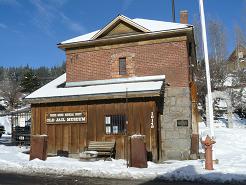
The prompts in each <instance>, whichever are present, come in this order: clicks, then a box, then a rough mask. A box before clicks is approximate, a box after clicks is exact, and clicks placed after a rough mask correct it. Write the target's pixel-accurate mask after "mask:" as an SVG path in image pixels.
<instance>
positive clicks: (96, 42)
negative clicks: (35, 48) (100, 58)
mask: <svg viewBox="0 0 246 185" xmlns="http://www.w3.org/2000/svg"><path fill="white" fill-rule="evenodd" d="M192 30H193V26H192V25H188V27H187V28H180V29H173V30H168V31H158V32H150V33H138V34H131V35H124V36H121V37H111V38H101V39H96V40H87V41H81V42H73V43H67V44H62V43H59V44H57V46H58V48H60V49H62V50H66V49H72V48H76V47H81V46H94V45H100V44H103V43H105V42H107V44H113V43H119V42H124V41H128V42H129V40H132V41H133V42H134V41H139V39H153V38H157V37H160V36H168V35H170V34H171V35H173V34H177V35H178V34H182V33H186V32H190V31H192Z"/></svg>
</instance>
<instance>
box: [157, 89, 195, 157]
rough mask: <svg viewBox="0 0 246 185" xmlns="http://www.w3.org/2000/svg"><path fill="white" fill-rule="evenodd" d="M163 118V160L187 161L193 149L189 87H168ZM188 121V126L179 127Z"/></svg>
mask: <svg viewBox="0 0 246 185" xmlns="http://www.w3.org/2000/svg"><path fill="white" fill-rule="evenodd" d="M164 101H165V103H164V110H163V116H162V118H161V160H170V159H176V160H186V159H189V157H190V148H191V134H192V121H191V98H190V89H189V88H188V87H167V88H166V89H165V95H164ZM177 120H188V126H187V127H186V126H177Z"/></svg>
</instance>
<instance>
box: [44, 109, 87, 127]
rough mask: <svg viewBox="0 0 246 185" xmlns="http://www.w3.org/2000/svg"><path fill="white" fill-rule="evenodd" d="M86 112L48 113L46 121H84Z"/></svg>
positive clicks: (48, 122)
mask: <svg viewBox="0 0 246 185" xmlns="http://www.w3.org/2000/svg"><path fill="white" fill-rule="evenodd" d="M86 122H87V113H86V112H62V113H61V112H59V113H48V114H47V115H46V123H47V124H52V123H86Z"/></svg>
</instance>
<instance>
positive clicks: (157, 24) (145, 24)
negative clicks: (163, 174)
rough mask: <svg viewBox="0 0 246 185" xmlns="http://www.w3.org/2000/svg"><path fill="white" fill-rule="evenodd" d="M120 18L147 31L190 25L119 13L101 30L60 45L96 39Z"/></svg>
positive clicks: (167, 29) (182, 27) (181, 27)
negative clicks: (129, 16)
mask: <svg viewBox="0 0 246 185" xmlns="http://www.w3.org/2000/svg"><path fill="white" fill-rule="evenodd" d="M118 20H122V21H125V22H127V23H128V24H131V25H132V26H134V27H136V28H138V29H139V30H141V31H143V32H145V33H152V32H164V31H170V30H177V29H184V28H188V27H189V26H190V25H189V24H181V23H173V22H165V21H158V20H149V19H141V18H135V19H130V18H128V17H126V16H124V15H119V16H117V17H116V18H115V19H114V20H113V21H111V22H110V23H109V24H107V25H106V26H105V27H104V28H102V29H101V30H96V31H93V32H90V33H87V34H84V35H80V36H78V37H75V38H72V39H69V40H65V41H62V42H61V43H60V45H63V44H71V43H77V42H85V41H90V40H94V39H96V38H97V37H98V36H99V35H100V34H101V33H102V32H104V31H105V30H106V29H107V28H108V27H110V26H111V25H112V24H114V23H115V22H117V21H118Z"/></svg>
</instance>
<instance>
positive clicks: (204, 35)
mask: <svg viewBox="0 0 246 185" xmlns="http://www.w3.org/2000/svg"><path fill="white" fill-rule="evenodd" d="M199 4H200V17H201V26H202V40H203V51H204V59H205V68H206V79H207V93H208V96H207V97H208V111H207V113H208V115H206V116H207V119H209V126H210V134H211V137H212V138H214V119H213V102H212V93H211V83H210V70H209V61H208V44H207V33H206V24H205V16H204V8H203V0H199Z"/></svg>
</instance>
